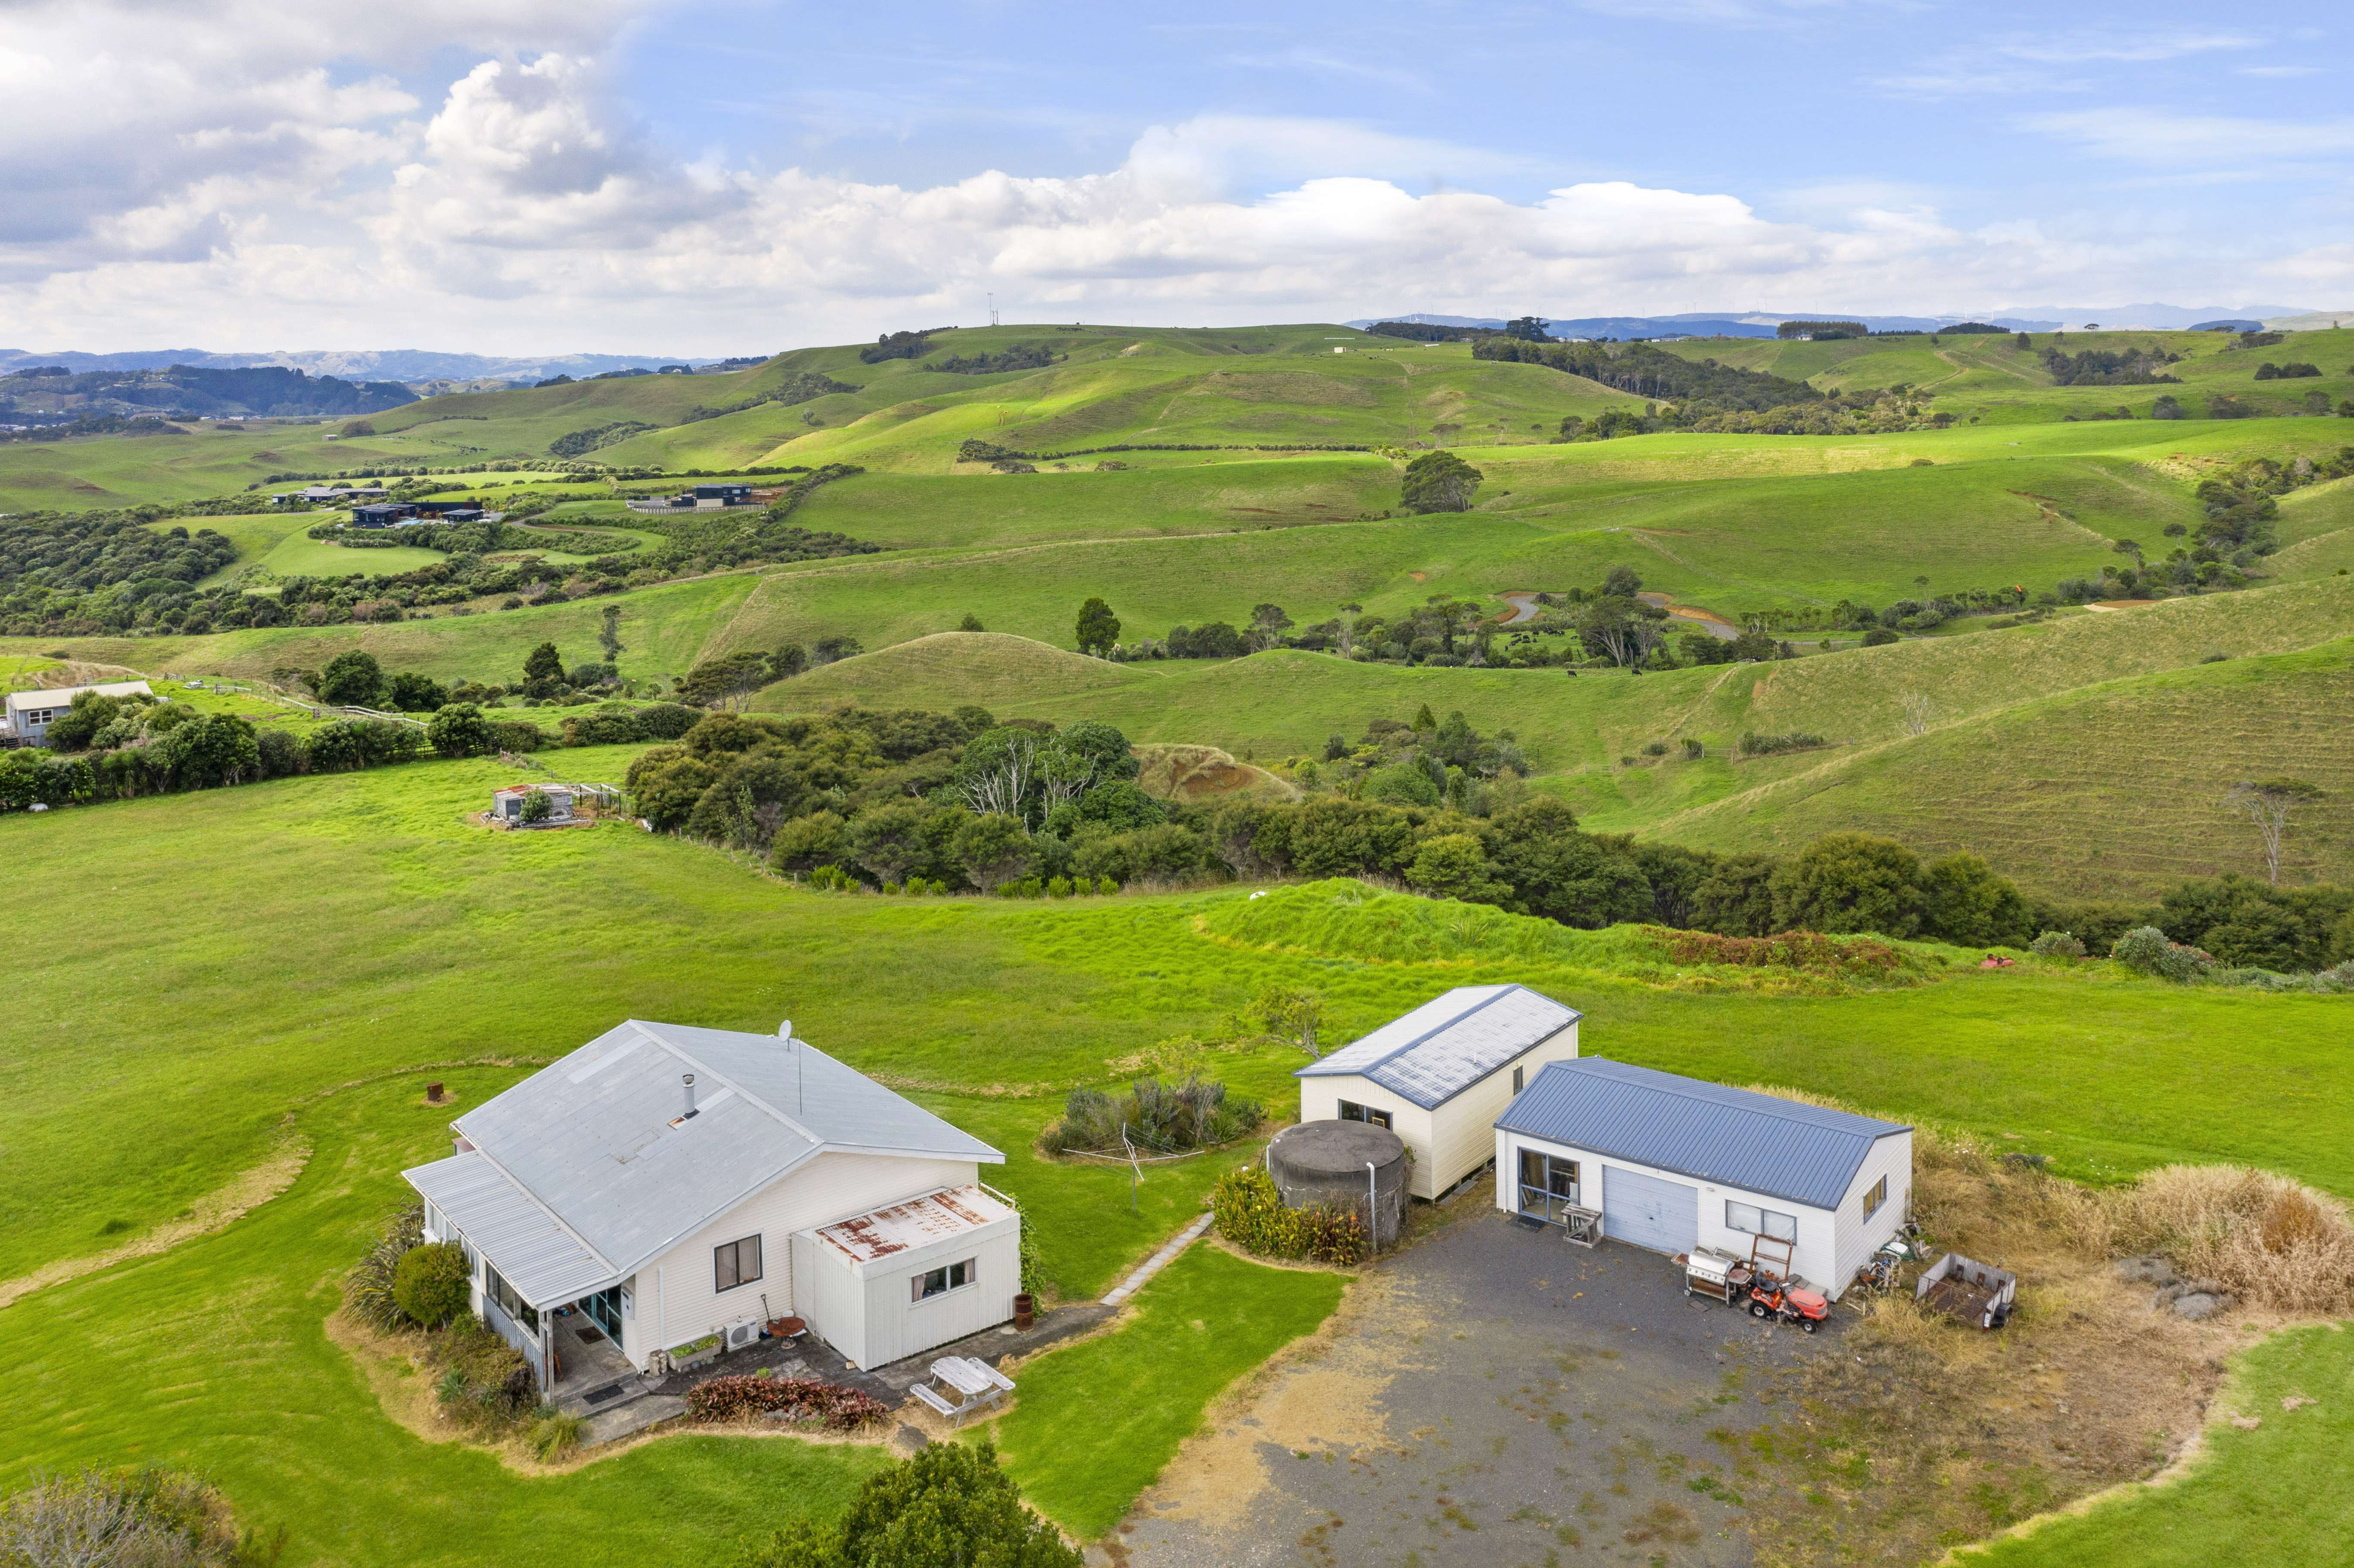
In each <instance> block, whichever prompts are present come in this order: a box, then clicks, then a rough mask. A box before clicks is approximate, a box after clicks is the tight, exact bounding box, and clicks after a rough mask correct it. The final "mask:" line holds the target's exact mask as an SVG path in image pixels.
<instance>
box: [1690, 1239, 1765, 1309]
mask: <svg viewBox="0 0 2354 1568" xmlns="http://www.w3.org/2000/svg"><path fill="white" fill-rule="evenodd" d="M1754 1279H1755V1275H1754V1274H1753V1273H1752V1271H1751V1269H1750V1267H1749V1266H1748V1265H1747V1264H1746V1263H1744V1262H1743V1261H1742V1260H1741V1259H1739V1258H1737V1257H1735V1256H1734V1255H1732V1254H1731V1253H1729V1252H1715V1251H1712V1250H1710V1249H1709V1248H1706V1247H1701V1248H1698V1249H1696V1250H1694V1251H1693V1252H1692V1253H1691V1254H1690V1255H1687V1256H1686V1257H1685V1259H1684V1294H1685V1295H1686V1296H1705V1297H1707V1298H1710V1299H1711V1300H1712V1301H1722V1302H1723V1303H1724V1304H1725V1305H1726V1306H1727V1307H1738V1306H1740V1305H1741V1304H1742V1303H1743V1302H1744V1301H1746V1300H1747V1299H1748V1298H1749V1287H1750V1284H1751V1282H1752V1281H1753V1280H1754Z"/></svg>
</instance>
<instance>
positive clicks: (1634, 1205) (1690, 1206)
mask: <svg viewBox="0 0 2354 1568" xmlns="http://www.w3.org/2000/svg"><path fill="white" fill-rule="evenodd" d="M1602 1216H1603V1234H1605V1235H1606V1236H1608V1237H1609V1238H1610V1239H1611V1240H1613V1241H1624V1242H1633V1243H1634V1244H1635V1245H1637V1246H1647V1247H1649V1248H1651V1249H1652V1250H1653V1251H1655V1252H1690V1251H1691V1250H1692V1248H1694V1247H1696V1246H1698V1245H1700V1189H1699V1188H1697V1187H1691V1186H1687V1185H1686V1184H1685V1183H1683V1182H1681V1181H1665V1180H1663V1179H1661V1178H1659V1177H1657V1176H1646V1175H1644V1174H1643V1173H1642V1172H1641V1171H1627V1170H1622V1169H1621V1168H1620V1167H1618V1166H1616V1165H1605V1166H1604V1167H1603V1168H1602Z"/></svg>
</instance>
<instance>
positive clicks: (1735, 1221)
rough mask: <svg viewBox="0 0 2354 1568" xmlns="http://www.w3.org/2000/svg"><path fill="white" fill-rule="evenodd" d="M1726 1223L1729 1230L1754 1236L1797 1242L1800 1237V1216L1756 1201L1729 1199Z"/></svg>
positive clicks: (1725, 1209) (1725, 1206)
mask: <svg viewBox="0 0 2354 1568" xmlns="http://www.w3.org/2000/svg"><path fill="white" fill-rule="evenodd" d="M1724 1224H1725V1228H1726V1229H1728V1230H1735V1231H1741V1232H1743V1233H1744V1234H1749V1235H1753V1236H1771V1237H1773V1238H1774V1239H1775V1240H1776V1241H1786V1242H1795V1241H1797V1239H1798V1216H1797V1215H1796V1214H1783V1213H1776V1212H1775V1211H1774V1210H1772V1209H1761V1208H1758V1207H1757V1206H1756V1205H1755V1204H1754V1203H1736V1202H1733V1201H1732V1200H1731V1199H1727V1200H1726V1201H1725V1204H1724Z"/></svg>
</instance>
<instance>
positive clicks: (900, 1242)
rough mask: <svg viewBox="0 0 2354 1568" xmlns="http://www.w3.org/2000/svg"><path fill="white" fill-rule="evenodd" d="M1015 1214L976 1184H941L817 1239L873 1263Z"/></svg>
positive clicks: (828, 1229)
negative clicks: (961, 1185) (937, 1187)
mask: <svg viewBox="0 0 2354 1568" xmlns="http://www.w3.org/2000/svg"><path fill="white" fill-rule="evenodd" d="M1012 1213H1013V1210H1011V1209H1009V1208H1007V1207H1006V1206H1005V1205H1004V1204H1002V1203H1001V1202H998V1201H997V1200H996V1199H994V1198H992V1197H991V1196H989V1195H988V1194H987V1193H986V1192H982V1191H981V1189H980V1188H978V1187H943V1188H942V1189H940V1190H939V1191H938V1192H927V1193H925V1194H924V1195H923V1196H922V1197H920V1198H909V1199H907V1201H906V1202H899V1203H892V1204H889V1205H887V1206H885V1207H884V1208H880V1209H872V1210H869V1211H868V1212H867V1213H863V1214H854V1215H853V1216H851V1217H850V1218H849V1219H846V1220H837V1221H836V1222H834V1223H833V1224H830V1225H821V1226H819V1227H818V1232H817V1235H818V1239H819V1240H820V1241H822V1242H824V1243H825V1244H826V1245H828V1246H831V1247H832V1248H833V1249H834V1250H835V1251H837V1252H839V1253H841V1254H842V1255H843V1256H845V1257H847V1258H849V1259H850V1260H851V1261H852V1262H854V1263H874V1262H875V1261H877V1260H878V1259H882V1258H886V1257H889V1256H891V1255H893V1254H895V1253H902V1252H907V1251H909V1250H911V1249H912V1248H915V1247H920V1246H928V1245H930V1244H932V1243H933V1242H937V1241H946V1240H948V1239H949V1237H951V1236H958V1235H962V1234H964V1233H966V1232H967V1231H977V1230H980V1229H981V1227H982V1226H984V1225H991V1224H996V1223H997V1222H998V1221H1000V1220H1002V1219H1005V1218H1007V1217H1008V1216H1010V1215H1011V1214H1012Z"/></svg>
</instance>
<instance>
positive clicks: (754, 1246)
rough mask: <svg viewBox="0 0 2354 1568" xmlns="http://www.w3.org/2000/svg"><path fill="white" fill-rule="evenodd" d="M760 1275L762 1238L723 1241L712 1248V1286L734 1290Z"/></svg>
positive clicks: (718, 1288)
mask: <svg viewBox="0 0 2354 1568" xmlns="http://www.w3.org/2000/svg"><path fill="white" fill-rule="evenodd" d="M759 1277H760V1238H759V1237H758V1236H746V1237H745V1238H744V1239H743V1240H742V1241H732V1242H722V1243H721V1244H720V1245H717V1246H716V1247H713V1248H712V1249H711V1288H712V1289H714V1290H733V1289H735V1288H736V1287H737V1286H739V1285H749V1284H751V1283H752V1282H753V1281H754V1280H756V1279H758V1278H759Z"/></svg>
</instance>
